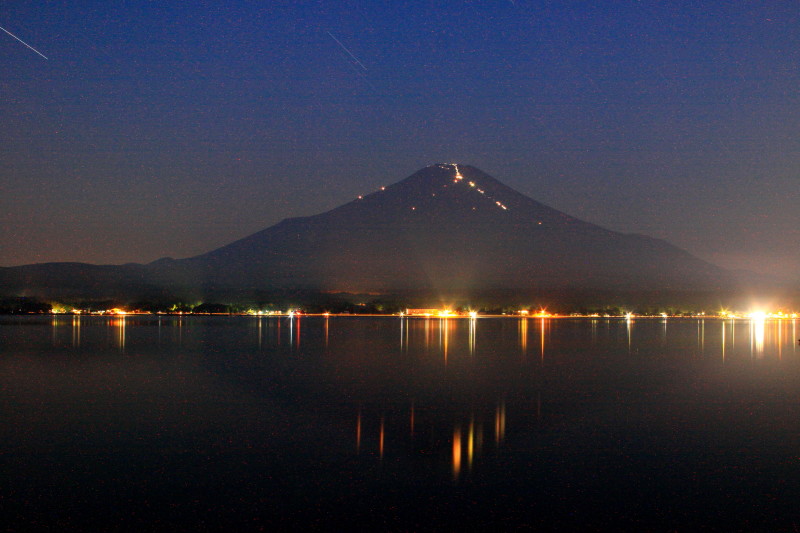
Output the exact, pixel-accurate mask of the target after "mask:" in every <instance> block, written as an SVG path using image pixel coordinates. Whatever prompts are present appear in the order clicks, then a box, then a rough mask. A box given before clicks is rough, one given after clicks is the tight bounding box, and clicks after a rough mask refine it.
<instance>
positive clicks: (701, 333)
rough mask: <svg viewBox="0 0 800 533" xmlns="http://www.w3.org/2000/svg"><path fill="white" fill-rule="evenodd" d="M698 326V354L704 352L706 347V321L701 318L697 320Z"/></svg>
mask: <svg viewBox="0 0 800 533" xmlns="http://www.w3.org/2000/svg"><path fill="white" fill-rule="evenodd" d="M697 328H698V341H699V342H700V355H703V354H704V353H705V349H706V321H705V319H701V320H698V321H697Z"/></svg>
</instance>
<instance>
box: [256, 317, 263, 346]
mask: <svg viewBox="0 0 800 533" xmlns="http://www.w3.org/2000/svg"><path fill="white" fill-rule="evenodd" d="M256 320H258V349H259V350H261V342H262V338H263V332H262V328H263V325H264V320H263V319H262V318H261V317H258V318H257V319H256Z"/></svg>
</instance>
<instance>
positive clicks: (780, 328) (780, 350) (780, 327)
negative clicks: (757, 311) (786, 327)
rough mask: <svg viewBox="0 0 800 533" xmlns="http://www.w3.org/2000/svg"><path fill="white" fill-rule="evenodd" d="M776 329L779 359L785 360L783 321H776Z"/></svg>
mask: <svg viewBox="0 0 800 533" xmlns="http://www.w3.org/2000/svg"><path fill="white" fill-rule="evenodd" d="M775 327H776V328H777V329H778V359H783V321H782V320H778V321H776V322H775Z"/></svg>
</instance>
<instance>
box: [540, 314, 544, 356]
mask: <svg viewBox="0 0 800 533" xmlns="http://www.w3.org/2000/svg"><path fill="white" fill-rule="evenodd" d="M544 330H545V322H544V318H542V319H540V320H539V336H540V338H541V344H542V346H541V358H542V362H544V334H545V331H544Z"/></svg>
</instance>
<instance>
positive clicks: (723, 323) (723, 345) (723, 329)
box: [722, 320, 725, 363]
mask: <svg viewBox="0 0 800 533" xmlns="http://www.w3.org/2000/svg"><path fill="white" fill-rule="evenodd" d="M722 362H723V363H724V362H725V321H724V320H723V321H722Z"/></svg>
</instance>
